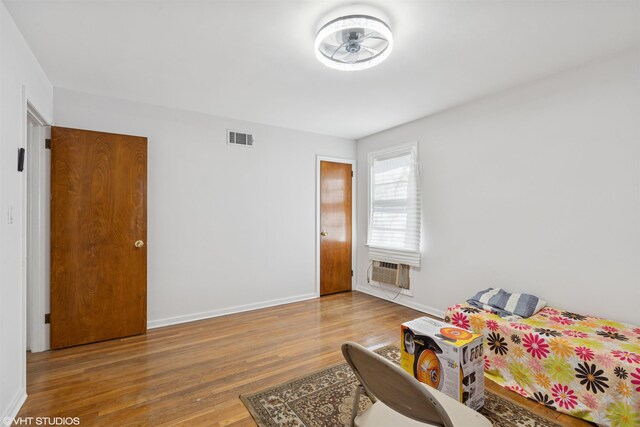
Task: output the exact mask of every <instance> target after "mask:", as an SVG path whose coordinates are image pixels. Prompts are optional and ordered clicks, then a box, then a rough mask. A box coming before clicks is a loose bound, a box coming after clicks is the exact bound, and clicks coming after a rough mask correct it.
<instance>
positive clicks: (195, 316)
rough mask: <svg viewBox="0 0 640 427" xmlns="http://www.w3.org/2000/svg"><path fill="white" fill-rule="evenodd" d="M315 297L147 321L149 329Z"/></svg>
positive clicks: (265, 302) (313, 295)
mask: <svg viewBox="0 0 640 427" xmlns="http://www.w3.org/2000/svg"><path fill="white" fill-rule="evenodd" d="M314 298H316V295H315V294H303V295H297V296H293V297H287V298H279V299H273V300H269V301H262V302H256V303H253V304H245V305H237V306H234V307H228V308H221V309H218V310H212V311H204V312H200V313H193V314H185V315H182V316H175V317H167V318H165V319H158V320H151V321H149V322H147V329H155V328H162V327H163V326H171V325H178V324H180V323H187V322H194V321H196V320H203V319H210V318H212V317H219V316H226V315H228V314H236V313H242V312H245V311H252V310H258V309H260V308H267V307H275V306H277V305H283V304H290V303H293V302H300V301H307V300H310V299H314Z"/></svg>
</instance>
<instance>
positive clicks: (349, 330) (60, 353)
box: [19, 292, 587, 426]
mask: <svg viewBox="0 0 640 427" xmlns="http://www.w3.org/2000/svg"><path fill="white" fill-rule="evenodd" d="M423 315H424V314H423V313H420V312H418V311H415V310H412V309H409V308H406V307H403V306H400V305H397V304H393V303H390V302H387V301H383V300H381V299H378V298H374V297H371V296H368V295H365V294H362V293H358V292H347V293H341V294H335V295H330V296H326V297H322V298H319V299H314V300H310V301H304V302H300V303H294V304H288V305H282V306H278V307H272V308H266V309H262V310H256V311H251V312H247V313H240V314H234V315H229V316H223V317H217V318H213V319H207V320H201V321H197V322H191V323H185V324H182V325H177V326H169V327H165V328H160V329H153V330H150V331H149V332H148V333H147V334H146V335H142V336H137V337H130V338H124V339H118V340H113V341H106V342H102V343H96V344H89V345H84V346H79V347H73V348H69V349H64V350H57V351H52V352H45V353H36V354H29V355H28V358H27V393H28V395H29V397H28V398H27V401H26V403H25V404H24V406H23V408H22V410H21V411H20V414H19V416H20V417H45V416H48V417H80V423H81V425H84V426H93V425H117V426H125V425H126V426H143V425H150V426H165V425H166V426H169V425H189V426H195V425H206V426H254V425H255V423H254V422H253V419H252V418H251V415H249V413H248V412H247V410H246V409H245V407H244V405H243V404H242V402H241V401H240V399H238V396H239V395H240V394H243V393H251V392H256V391H259V390H261V389H264V388H266V387H270V386H274V385H277V384H280V383H283V382H285V381H289V380H292V379H294V378H297V377H300V376H304V375H306V374H307V373H310V372H313V371H317V370H320V369H322V368H325V367H328V366H331V365H334V364H337V363H341V362H343V358H342V354H341V352H340V345H341V344H342V343H343V342H344V341H347V340H352V341H357V342H359V343H361V344H363V345H365V346H367V347H379V346H383V345H387V344H394V343H397V342H398V340H399V328H400V324H401V323H402V322H404V321H407V320H410V319H413V318H416V317H420V316H423ZM487 383H490V382H489V381H487ZM487 386H488V387H492V389H493V388H495V390H496V391H497V392H498V393H500V394H502V395H505V396H508V397H509V398H510V399H512V400H515V401H517V402H518V403H520V404H522V405H523V406H527V407H528V408H529V409H530V410H533V411H536V412H537V413H539V414H542V415H543V416H546V417H548V418H551V419H557V421H558V422H561V423H563V424H565V425H575V426H584V425H587V424H586V423H583V422H581V421H578V420H575V419H574V418H572V417H568V416H564V415H562V416H560V417H559V418H558V415H559V414H558V413H556V412H554V411H550V410H548V409H546V408H544V407H543V406H541V405H538V404H536V403H533V402H530V401H528V400H527V399H524V398H521V397H520V396H518V395H516V394H515V393H512V392H509V391H507V390H504V389H502V388H501V387H498V386H496V385H495V384H493V386H492V385H491V384H487Z"/></svg>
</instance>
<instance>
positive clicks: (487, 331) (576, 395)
mask: <svg viewBox="0 0 640 427" xmlns="http://www.w3.org/2000/svg"><path fill="white" fill-rule="evenodd" d="M445 321H447V322H448V323H452V324H454V325H456V326H458V327H460V328H463V329H469V330H472V331H474V332H476V333H482V334H484V336H485V342H484V346H485V348H484V349H485V351H484V358H485V360H484V369H485V376H486V377H487V378H489V379H491V380H493V381H495V382H496V383H498V384H500V385H502V386H503V387H505V388H507V389H510V390H513V391H515V392H516V393H519V394H521V395H522V396H525V397H528V398H530V399H533V400H535V401H537V402H538V403H540V404H542V405H546V406H548V407H550V408H552V409H555V410H557V411H560V412H564V413H567V414H570V415H573V416H575V417H577V418H582V419H584V420H588V421H592V422H595V423H597V424H601V425H609V426H615V427H622V426H638V425H640V327H637V326H632V325H628V324H625V323H620V322H614V321H612V320H607V319H601V318H597V317H590V316H585V315H581V314H576V313H572V312H569V311H563V310H559V309H555V308H550V307H545V308H543V309H542V310H541V311H540V312H538V313H537V314H535V315H534V316H531V317H529V318H527V319H519V320H517V321H508V320H505V319H503V318H501V317H499V316H498V315H497V314H493V313H491V312H489V311H486V310H481V309H478V308H475V307H473V306H471V305H469V304H467V303H464V304H456V305H454V306H451V307H449V308H448V310H447V313H446V318H445Z"/></svg>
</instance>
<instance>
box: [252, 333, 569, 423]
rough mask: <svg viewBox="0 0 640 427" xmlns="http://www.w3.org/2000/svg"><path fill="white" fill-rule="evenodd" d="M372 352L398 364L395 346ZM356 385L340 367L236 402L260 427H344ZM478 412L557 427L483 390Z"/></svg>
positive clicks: (497, 420)
mask: <svg viewBox="0 0 640 427" xmlns="http://www.w3.org/2000/svg"><path fill="white" fill-rule="evenodd" d="M375 352H376V353H378V354H380V355H381V356H383V357H384V358H386V359H388V360H391V361H393V362H395V363H399V360H400V350H399V349H398V347H396V346H393V345H390V346H386V347H382V348H380V349H378V350H376V351H375ZM356 384H357V380H356V377H355V375H354V374H353V372H352V371H351V368H349V365H347V364H346V363H343V364H341V365H338V366H334V367H332V368H328V369H325V370H322V371H320V372H316V373H315V374H311V375H309V376H306V377H304V378H300V379H298V380H294V381H290V382H288V383H285V384H282V385H279V386H276V387H272V388H270V389H268V390H264V391H261V392H258V393H254V394H247V395H242V396H240V399H242V402H243V403H244V404H245V406H246V407H247V409H248V410H249V412H250V413H251V416H253V418H254V419H255V421H256V423H257V424H258V425H259V426H260V427H267V426H269V427H273V426H286V427H298V426H299V427H303V426H304V427H334V426H335V427H340V426H345V427H348V426H349V420H350V418H351V408H352V407H353V396H354V394H355V389H356ZM370 405H371V401H370V400H369V399H368V398H367V397H365V396H362V398H361V399H360V410H361V411H362V410H365V409H366V408H368V407H369V406H370ZM480 412H481V413H482V414H483V415H484V416H486V417H487V418H489V419H490V420H491V422H492V423H493V425H494V426H496V427H513V426H523V427H560V425H559V424H556V423H554V422H551V421H548V420H545V419H544V418H541V417H539V416H538V415H535V414H532V413H531V412H529V411H527V410H526V409H525V408H523V407H521V406H518V405H516V404H515V403H512V402H510V401H508V400H506V399H503V398H502V397H500V396H498V395H496V394H493V393H491V392H490V391H489V390H485V405H484V407H483V408H482V409H481V411H480Z"/></svg>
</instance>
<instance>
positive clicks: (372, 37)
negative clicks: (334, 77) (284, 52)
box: [314, 15, 393, 71]
mask: <svg viewBox="0 0 640 427" xmlns="http://www.w3.org/2000/svg"><path fill="white" fill-rule="evenodd" d="M314 47H315V52H316V57H317V58H318V60H319V61H320V62H322V63H323V64H324V65H326V66H327V67H330V68H334V69H336V70H342V71H355V70H364V69H367V68H371V67H374V66H376V65H378V64H379V63H381V62H382V61H384V60H385V59H387V57H388V56H389V54H390V53H391V49H392V48H393V35H392V34H391V29H390V28H389V26H388V25H387V24H385V23H384V21H382V20H380V19H378V18H374V17H373V16H369V15H348V16H343V17H340V18H337V19H334V20H333V21H329V22H328V23H326V24H325V25H324V26H323V27H322V28H320V31H318V34H317V35H316V42H315V46H314Z"/></svg>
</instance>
